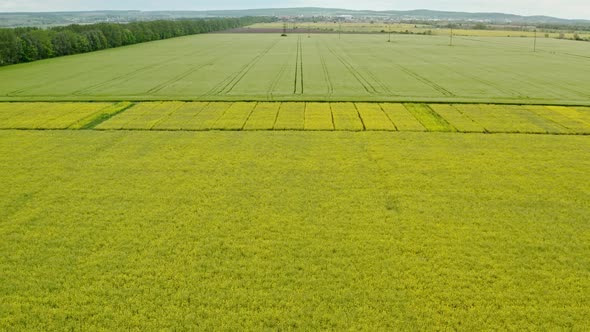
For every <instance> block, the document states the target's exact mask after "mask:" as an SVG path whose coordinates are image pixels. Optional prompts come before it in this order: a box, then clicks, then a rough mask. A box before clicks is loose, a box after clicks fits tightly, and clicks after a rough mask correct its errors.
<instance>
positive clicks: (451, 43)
mask: <svg viewBox="0 0 590 332" xmlns="http://www.w3.org/2000/svg"><path fill="white" fill-rule="evenodd" d="M449 46H453V25H452V24H451V41H450V42H449Z"/></svg>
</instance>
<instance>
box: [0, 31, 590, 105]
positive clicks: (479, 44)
mask: <svg viewBox="0 0 590 332" xmlns="http://www.w3.org/2000/svg"><path fill="white" fill-rule="evenodd" d="M386 40H387V39H386V36H380V35H344V36H343V38H342V39H338V36H337V35H331V34H315V35H312V36H311V38H307V35H305V34H303V35H302V34H299V35H298V34H294V35H290V36H289V37H280V36H279V35H278V34H209V35H197V36H190V37H182V38H176V39H171V40H164V41H158V42H151V43H145V44H140V45H134V46H129V47H122V48H118V49H112V50H107V51H100V52H95V53H90V54H82V55H75V56H69V57H63V58H56V59H50V60H44V61H38V62H34V63H29V64H21V65H15V66H9V67H4V68H0V100H3V101H27V100H37V101H74V100H81V101H97V100H102V101H121V100H131V101H135V100H155V101H159V100H195V101H212V100H222V101H226V100H234V101H236V100H237V101H240V100H244V101H245V100H259V101H273V100H277V101H288V100H295V101H296V100H300V101H326V100H329V101H403V102H420V101H422V102H431V101H441V102H472V103H475V102H477V103H479V102H485V103H514V104H520V103H525V104H558V105H561V104H576V105H590V91H589V90H588V89H587V87H588V86H590V75H587V67H588V63H589V62H588V61H589V59H590V58H589V56H588V54H590V44H589V43H580V42H572V41H564V40H554V39H546V40H545V39H543V40H541V41H539V42H538V52H536V53H535V52H533V51H532V39H529V38H522V39H521V38H492V37H489V38H478V37H469V38H467V37H464V38H460V37H458V38H456V40H455V46H453V47H449V46H448V42H449V41H448V38H446V37H439V36H394V40H393V42H392V43H387V42H386ZM236 50H240V51H239V52H236Z"/></svg>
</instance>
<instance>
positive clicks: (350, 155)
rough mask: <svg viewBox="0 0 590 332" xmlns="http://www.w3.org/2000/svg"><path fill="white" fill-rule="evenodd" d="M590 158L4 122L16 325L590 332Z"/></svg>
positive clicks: (542, 142) (472, 145) (570, 147)
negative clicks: (13, 126)
mask: <svg viewBox="0 0 590 332" xmlns="http://www.w3.org/2000/svg"><path fill="white" fill-rule="evenodd" d="M270 106H271V105H269V107H268V109H271V108H272V107H270ZM274 106H276V105H274ZM312 106H313V105H312ZM336 106H337V107H336V109H344V107H343V106H346V107H347V108H346V109H349V108H348V106H354V105H336ZM257 108H259V106H257ZM265 108H266V106H265ZM396 108H398V106H396ZM213 109H216V110H217V108H215V106H214V107H213V108H212V110H213ZM270 113H272V112H270ZM301 121H303V120H301ZM589 149H590V142H589V140H588V137H586V136H556V135H537V136H534V137H532V136H531V135H526V134H524V135H523V134H519V135H513V134H503V135H486V134H477V133H475V134H467V135H464V134H458V133H436V132H434V133H413V132H301V131H291V132H287V131H266V132H260V131H256V132H230V131H211V132H182V131H175V132H168V131H151V132H148V131H92V130H90V131H74V130H68V131H19V130H1V131H0V165H2V169H3V172H0V220H2V222H0V238H1V239H2V241H0V253H2V254H1V255H0V271H2V273H1V274H0V281H1V282H0V298H1V299H2V301H1V302H0V303H1V304H0V307H1V310H0V330H13V329H14V330H64V329H65V330H76V329H79V328H80V326H83V327H84V329H88V330H175V329H177V330H184V329H195V330H200V329H205V330H215V329H228V330H265V329H277V330H281V329H285V330H288V329H292V328H293V329H294V328H295V327H296V328H298V329H302V330H330V329H332V330H348V329H355V330H363V329H374V330H390V329H392V328H394V329H395V328H397V327H403V328H405V329H408V330H429V329H435V328H440V329H445V330H446V329H448V330H453V329H458V330H460V329H466V330H479V329H490V330H505V329H511V328H512V327H517V328H518V329H525V330H568V329H574V330H578V329H579V330H584V328H585V327H586V326H588V325H589V324H588V323H589V320H588V317H589V316H590V303H589V299H588V296H587V294H588V293H589V291H590V278H588V275H589V274H590V270H589V268H588V267H589V266H590V254H589V253H590V248H589V246H588V243H589V241H590V239H589V238H588V232H587V231H586V230H587V228H588V215H590V210H589V207H590V201H589V197H588V190H589V188H590V183H589V181H588V177H587V176H585V175H586V174H587V171H588V164H589V162H590V160H589V155H588V151H589ZM490 211H493V213H491V212H490Z"/></svg>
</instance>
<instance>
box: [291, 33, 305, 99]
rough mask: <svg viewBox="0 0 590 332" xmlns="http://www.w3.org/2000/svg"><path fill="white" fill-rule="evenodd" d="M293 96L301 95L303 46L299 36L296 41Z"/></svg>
mask: <svg viewBox="0 0 590 332" xmlns="http://www.w3.org/2000/svg"><path fill="white" fill-rule="evenodd" d="M293 94H303V45H302V44H301V36H299V39H298V40H297V56H296V58H295V81H294V85H293Z"/></svg>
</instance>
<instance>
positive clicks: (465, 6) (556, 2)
mask: <svg viewBox="0 0 590 332" xmlns="http://www.w3.org/2000/svg"><path fill="white" fill-rule="evenodd" d="M308 6H309V7H329V8H346V9H371V10H409V9H433V10H448V11H466V12H502V13H510V14H519V15H547V16H555V17H562V18H578V19H590V0H413V1H407V0H406V1H400V0H363V1H358V0H277V1H271V0H242V1H238V0H167V1H161V0H159V1H155V0H147V1H140V0H84V1H82V0H0V12H15V11H35V12H38V11H85V10H104V9H112V10H118V9H122V10H124V9H139V10H209V9H247V8H285V7H308Z"/></svg>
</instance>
